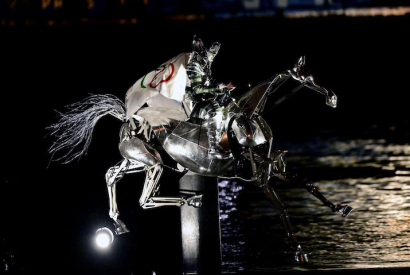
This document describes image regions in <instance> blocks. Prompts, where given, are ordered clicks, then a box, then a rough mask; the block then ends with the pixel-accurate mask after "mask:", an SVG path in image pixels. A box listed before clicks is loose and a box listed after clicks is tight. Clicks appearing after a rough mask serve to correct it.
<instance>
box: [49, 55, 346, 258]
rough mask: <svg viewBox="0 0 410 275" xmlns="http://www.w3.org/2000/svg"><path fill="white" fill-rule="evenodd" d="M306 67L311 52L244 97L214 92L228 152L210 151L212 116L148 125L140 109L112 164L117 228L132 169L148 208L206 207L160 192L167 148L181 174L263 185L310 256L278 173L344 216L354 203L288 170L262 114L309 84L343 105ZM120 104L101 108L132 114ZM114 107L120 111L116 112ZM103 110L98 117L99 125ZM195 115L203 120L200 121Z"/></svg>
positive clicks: (109, 178)
mask: <svg viewBox="0 0 410 275" xmlns="http://www.w3.org/2000/svg"><path fill="white" fill-rule="evenodd" d="M303 66H304V58H301V59H300V60H299V62H298V63H297V64H296V66H295V67H294V68H293V70H289V71H287V72H285V73H283V74H278V75H275V76H274V77H272V78H271V79H268V80H267V81H265V82H262V83H261V84H259V85H258V86H256V87H255V88H253V89H252V90H251V91H249V92H247V93H245V94H244V95H242V96H241V97H240V98H239V99H237V100H234V99H232V98H230V97H229V95H223V96H221V97H218V98H215V100H217V101H219V103H220V104H221V106H223V109H222V117H221V118H220V123H223V127H222V129H223V131H222V135H221V139H220V140H219V144H220V146H221V147H222V148H223V149H224V150H225V152H226V154H225V155H223V156H222V157H215V156H213V155H210V154H209V147H210V145H209V139H208V134H209V125H207V123H209V122H208V121H207V120H204V119H201V115H199V116H198V117H199V119H195V120H194V119H192V120H190V121H179V120H175V119H172V118H169V119H167V121H166V123H163V124H159V125H151V126H149V125H147V123H146V121H144V119H142V118H141V117H139V116H138V115H136V116H133V117H134V118H135V119H136V121H138V124H139V128H138V127H136V125H135V120H134V119H133V118H130V119H129V120H127V121H126V122H125V123H124V124H123V126H122V128H121V131H120V143H119V150H120V153H121V155H122V156H123V157H124V159H123V160H122V161H121V162H120V163H119V164H117V165H115V166H113V167H111V168H110V169H109V170H108V171H107V173H106V182H107V187H108V194H109V202H110V211H109V214H110V217H111V218H112V219H113V220H114V222H115V227H116V233H117V234H122V233H126V232H128V231H129V230H128V228H127V227H126V226H125V224H124V223H123V222H122V221H121V220H120V219H119V218H118V216H119V211H118V207H117V202H116V183H117V182H118V181H119V180H120V179H121V178H122V177H123V176H124V175H125V174H131V173H139V172H145V173H146V178H145V182H144V188H143V191H142V195H141V197H140V204H141V206H142V207H143V208H152V207H160V206H181V205H183V204H188V205H190V206H192V207H200V206H201V196H200V195H199V196H192V197H189V198H183V197H158V196H156V194H157V191H158V189H159V185H158V182H159V180H160V177H161V174H162V171H163V167H168V166H167V164H166V163H164V161H163V158H162V157H161V154H162V152H166V153H167V154H168V155H169V156H170V157H171V158H172V159H173V160H174V161H175V162H176V163H177V164H178V166H177V167H178V169H174V168H173V169H174V170H175V171H178V172H181V173H184V172H186V171H190V172H193V173H197V174H201V175H205V176H212V177H224V178H239V179H243V180H246V181H250V182H253V183H254V184H256V185H257V186H259V187H261V188H262V190H263V191H264V192H265V193H266V195H267V197H268V198H269V199H270V201H271V202H272V204H273V206H274V207H275V208H276V209H277V210H278V211H279V212H280V213H281V217H282V221H283V223H284V226H285V229H286V231H287V236H288V238H289V242H290V245H291V247H292V249H293V251H294V253H295V254H294V256H295V259H296V260H297V261H302V262H305V261H307V256H306V254H305V253H304V252H303V250H302V248H301V246H300V245H299V243H298V241H297V240H296V237H295V236H294V234H293V231H292V226H291V224H290V221H289V217H288V215H287V210H286V208H285V206H284V204H283V202H282V201H281V199H280V198H279V196H278V195H277V193H276V192H275V190H274V189H273V186H272V184H271V178H273V177H276V178H278V179H281V180H285V181H288V182H289V183H290V184H293V185H294V186H299V187H303V188H305V189H307V190H308V191H309V192H310V193H311V194H313V195H314V196H315V197H317V198H318V199H319V200H321V201H322V202H323V204H324V205H326V206H328V207H329V208H330V209H331V210H332V211H333V212H339V213H340V214H341V215H342V216H343V217H346V216H347V215H349V214H350V212H351V211H352V208H351V207H349V206H347V205H345V206H342V205H334V204H333V203H331V202H330V201H328V200H327V199H326V198H325V197H324V196H323V195H322V194H321V193H320V192H319V191H318V190H317V189H316V188H315V187H314V186H313V184H312V183H311V182H310V181H308V180H306V179H303V178H299V177H297V176H295V175H291V174H289V173H288V172H287V171H286V163H285V160H284V154H285V153H286V152H285V151H280V150H273V148H272V142H273V138H272V131H271V129H270V127H269V125H268V124H267V123H266V121H265V120H264V119H263V118H262V115H263V114H265V113H266V112H267V111H269V109H268V108H267V106H268V107H269V108H271V107H274V106H276V105H277V104H279V103H281V102H282V101H283V100H285V99H286V98H288V97H289V96H291V95H292V94H294V93H295V92H296V91H298V90H300V89H301V88H303V87H307V88H309V89H311V90H314V91H317V92H319V93H322V94H324V95H326V103H327V104H328V105H330V106H332V107H336V101H337V98H336V96H335V95H334V94H333V93H332V92H330V91H327V90H326V89H324V88H322V87H320V86H318V85H316V84H315V83H314V81H313V78H312V77H311V76H310V75H304V74H303V70H302V69H303ZM285 83H292V85H293V86H292V88H290V89H289V87H287V89H284V88H283V87H285V86H286V85H285ZM284 85H285V86H284ZM114 105H115V104H114ZM114 107H115V108H113V107H111V106H109V107H107V108H102V109H101V108H100V109H101V110H102V111H99V112H100V113H101V114H112V115H115V116H116V117H118V118H120V119H123V120H126V119H125V118H126V117H125V110H122V111H121V108H120V107H121V106H118V104H117V105H115V106H114ZM111 109H112V110H113V111H112V112H111V113H110V110H111ZM205 109H206V108H205ZM114 110H115V112H114ZM201 111H202V109H199V110H198V112H195V110H193V113H192V114H191V117H194V116H195V113H201ZM75 112H77V113H75ZM75 112H74V115H73V117H77V116H78V110H77V109H75ZM83 112H84V113H87V112H89V111H88V109H87V110H85V111H83ZM81 114H82V113H81ZM137 114H138V113H137ZM100 116H101V115H100ZM100 116H98V117H97V118H96V119H95V121H93V124H92V127H93V125H94V124H95V122H96V120H97V119H99V118H100ZM67 117H68V116H66V117H65V118H64V117H63V120H64V119H65V120H68V121H70V118H67ZM80 117H81V115H80ZM73 121H74V122H73V123H76V121H75V120H73ZM194 121H196V122H197V123H194ZM62 125H64V126H65V127H67V123H66V122H65V121H62V122H61V123H60V124H57V126H54V128H53V129H57V130H55V131H54V133H55V132H57V131H59V130H60V128H61V127H62ZM85 125H87V124H85ZM92 127H91V129H92ZM70 134H71V132H70ZM61 136H63V138H64V139H67V141H66V140H64V139H63V145H59V146H56V148H57V149H58V150H59V149H61V147H64V146H65V143H68V144H69V145H70V144H71V143H73V142H72V141H71V140H70V139H69V137H72V135H71V136H70V135H68V136H67V135H66V133H65V132H63V134H62V135H60V137H61ZM60 137H59V138H60ZM77 143H78V142H77ZM54 151H56V149H54ZM245 167H247V169H248V171H247V173H244V170H246V169H245Z"/></svg>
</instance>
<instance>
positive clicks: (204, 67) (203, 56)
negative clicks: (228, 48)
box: [191, 36, 221, 83]
mask: <svg viewBox="0 0 410 275" xmlns="http://www.w3.org/2000/svg"><path fill="white" fill-rule="evenodd" d="M220 47H221V43H219V42H215V43H213V44H212V46H211V47H210V48H209V49H207V48H206V47H205V45H204V43H203V42H202V39H200V38H197V37H196V36H194V39H193V40H192V54H191V58H192V61H193V62H196V63H197V64H198V65H199V66H200V67H201V71H202V72H203V73H204V74H205V77H206V79H207V81H206V82H208V83H209V82H210V81H211V79H212V77H211V73H212V72H211V65H212V62H213V61H214V59H215V56H216V55H217V54H218V52H219V48H220Z"/></svg>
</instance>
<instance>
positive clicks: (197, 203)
mask: <svg viewBox="0 0 410 275" xmlns="http://www.w3.org/2000/svg"><path fill="white" fill-rule="evenodd" d="M187 204H188V205H189V206H193V207H195V208H199V207H201V206H202V195H199V196H193V197H191V198H189V199H187Z"/></svg>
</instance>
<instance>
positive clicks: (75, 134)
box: [47, 95, 126, 163]
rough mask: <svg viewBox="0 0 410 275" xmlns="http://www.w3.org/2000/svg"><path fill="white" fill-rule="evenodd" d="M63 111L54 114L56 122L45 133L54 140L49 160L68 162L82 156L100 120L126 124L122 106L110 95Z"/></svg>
mask: <svg viewBox="0 0 410 275" xmlns="http://www.w3.org/2000/svg"><path fill="white" fill-rule="evenodd" d="M66 108H67V112H65V113H62V112H58V111H57V113H58V114H59V116H60V119H59V121H58V122H57V123H55V124H52V125H51V126H49V127H47V129H48V130H49V134H50V135H51V136H55V137H56V140H55V142H54V143H53V144H52V145H51V147H50V149H49V153H50V154H51V155H52V156H51V159H50V161H59V162H60V161H61V162H62V163H69V162H71V161H72V160H74V159H77V158H80V157H81V156H82V155H84V154H86V153H87V151H88V147H89V146H90V143H91V138H92V134H93V130H94V127H95V125H96V123H97V121H98V120H100V118H102V117H104V116H106V115H112V116H114V117H116V118H118V119H119V120H122V121H126V116H125V106H124V103H123V102H122V101H121V100H120V99H119V98H117V97H115V96H113V95H90V96H89V97H87V98H86V99H84V100H82V101H79V102H76V103H74V104H71V105H68V106H66ZM60 154H61V156H59V157H58V158H55V156H56V155H60ZM53 158H54V160H53Z"/></svg>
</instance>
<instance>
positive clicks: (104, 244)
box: [95, 227, 114, 249]
mask: <svg viewBox="0 0 410 275" xmlns="http://www.w3.org/2000/svg"><path fill="white" fill-rule="evenodd" d="M95 235H96V236H95V243H96V245H97V246H98V247H99V248H101V249H106V248H108V247H109V246H110V244H112V242H113V241H114V234H113V233H112V231H111V230H110V229H109V228H107V227H102V228H99V229H98V230H97V231H96V232H95Z"/></svg>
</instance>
